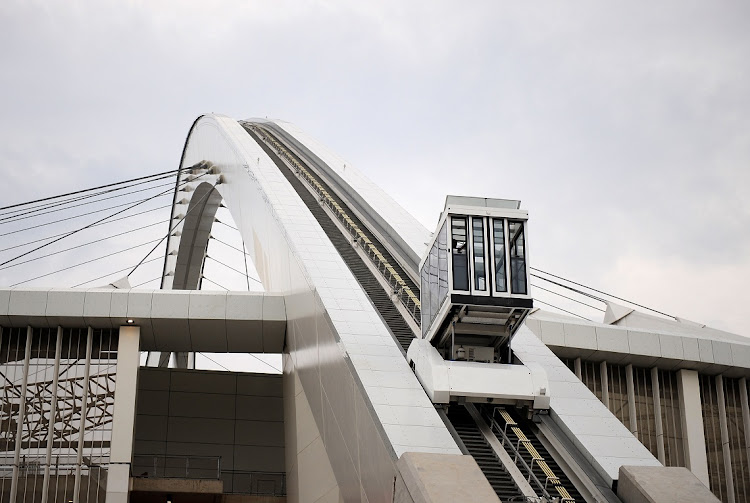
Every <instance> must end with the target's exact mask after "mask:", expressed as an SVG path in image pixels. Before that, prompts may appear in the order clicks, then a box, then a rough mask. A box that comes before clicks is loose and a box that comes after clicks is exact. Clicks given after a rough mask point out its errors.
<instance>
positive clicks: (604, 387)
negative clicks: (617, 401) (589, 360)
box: [599, 361, 609, 409]
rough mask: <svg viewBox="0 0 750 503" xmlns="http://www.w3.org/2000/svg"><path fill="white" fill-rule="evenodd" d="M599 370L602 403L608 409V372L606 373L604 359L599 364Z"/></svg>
mask: <svg viewBox="0 0 750 503" xmlns="http://www.w3.org/2000/svg"><path fill="white" fill-rule="evenodd" d="M599 372H600V373H601V375H602V403H604V406H605V407H607V408H608V409H609V374H608V373H607V362H606V361H603V362H602V363H601V364H600V365H599Z"/></svg>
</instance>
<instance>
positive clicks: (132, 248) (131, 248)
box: [10, 239, 158, 287]
mask: <svg viewBox="0 0 750 503" xmlns="http://www.w3.org/2000/svg"><path fill="white" fill-rule="evenodd" d="M154 241H158V239H152V240H151V241H146V242H145V243H141V244H138V245H135V246H131V247H129V248H123V249H122V250H117V251H116V252H112V253H108V254H106V255H102V256H101V257H97V258H94V259H91V260H87V261H85V262H81V263H79V264H75V265H71V266H68V267H64V268H62V269H58V270H56V271H52V272H48V273H47V274H42V275H41V276H37V277H35V278H31V279H27V280H24V281H19V282H18V283H14V284H12V285H10V286H11V287H14V286H18V285H23V284H24V283H28V282H30V281H34V280H37V279H40V278H44V277H47V276H52V275H53V274H57V273H59V272H63V271H67V270H68V269H74V268H76V267H80V266H82V265H86V264H90V263H91V262H96V261H97V260H101V259H104V258H107V257H111V256H113V255H117V254H118V253H123V252H126V251H129V250H134V249H136V248H140V247H141V246H146V245H147V244H151V243H153V242H154Z"/></svg>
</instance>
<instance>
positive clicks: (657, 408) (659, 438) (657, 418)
mask: <svg viewBox="0 0 750 503" xmlns="http://www.w3.org/2000/svg"><path fill="white" fill-rule="evenodd" d="M651 393H652V395H653V397H654V422H655V423H656V453H657V457H658V458H659V462H660V463H661V464H666V459H667V456H666V454H665V452H664V425H663V424H662V422H661V393H660V390H659V369H658V368H656V367H653V368H652V369H651Z"/></svg>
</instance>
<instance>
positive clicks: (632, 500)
mask: <svg viewBox="0 0 750 503" xmlns="http://www.w3.org/2000/svg"><path fill="white" fill-rule="evenodd" d="M617 496H619V497H620V499H622V501H623V502H624V503H683V502H685V501H690V502H695V503H703V502H705V503H719V499H718V498H717V497H716V496H714V495H713V493H712V492H711V491H710V490H709V489H708V487H706V486H705V485H703V483H702V482H701V481H700V480H698V477H696V476H695V475H693V474H692V473H691V472H690V470H688V469H687V468H681V467H666V466H621V467H620V477H619V481H618V482H617Z"/></svg>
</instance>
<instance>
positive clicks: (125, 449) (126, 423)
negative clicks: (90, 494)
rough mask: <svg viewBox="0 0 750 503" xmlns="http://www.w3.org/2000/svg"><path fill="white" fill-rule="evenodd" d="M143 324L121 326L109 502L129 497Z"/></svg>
mask: <svg viewBox="0 0 750 503" xmlns="http://www.w3.org/2000/svg"><path fill="white" fill-rule="evenodd" d="M140 339H141V334H140V328H139V327H133V326H123V327H120V333H119V338H118V343H117V367H116V370H115V372H116V374H115V385H116V388H115V405H114V413H113V415H112V440H111V444H110V452H109V466H108V472H107V503H125V502H127V501H128V486H129V484H128V483H129V480H130V463H131V461H132V459H133V435H134V432H135V413H134V411H135V410H136V393H137V391H138V365H139V348H140Z"/></svg>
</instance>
